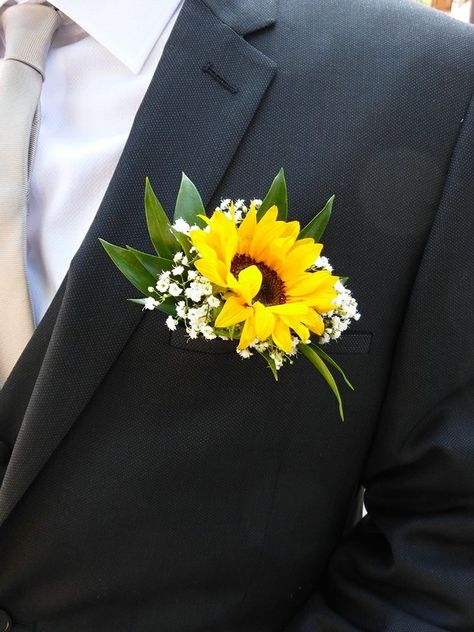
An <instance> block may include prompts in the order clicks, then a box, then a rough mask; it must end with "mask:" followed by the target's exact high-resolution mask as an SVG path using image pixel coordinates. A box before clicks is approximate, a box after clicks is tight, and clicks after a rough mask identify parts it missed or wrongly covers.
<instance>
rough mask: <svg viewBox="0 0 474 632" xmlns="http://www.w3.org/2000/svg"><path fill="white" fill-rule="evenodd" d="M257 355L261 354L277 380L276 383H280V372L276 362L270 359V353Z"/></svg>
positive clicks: (262, 352)
mask: <svg viewBox="0 0 474 632" xmlns="http://www.w3.org/2000/svg"><path fill="white" fill-rule="evenodd" d="M257 353H259V354H260V355H261V356H262V358H263V359H264V360H265V362H266V363H267V364H268V366H269V367H270V370H271V372H272V373H273V377H274V378H275V382H278V370H277V368H276V364H275V360H274V359H273V358H271V357H270V354H269V353H268V351H257Z"/></svg>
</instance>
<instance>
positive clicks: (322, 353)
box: [309, 343, 354, 390]
mask: <svg viewBox="0 0 474 632" xmlns="http://www.w3.org/2000/svg"><path fill="white" fill-rule="evenodd" d="M309 346H310V347H311V349H313V351H316V353H317V354H318V355H319V356H320V357H321V358H322V359H323V360H325V361H326V362H329V364H330V365H332V366H333V367H334V368H335V369H336V370H337V371H339V373H340V374H341V375H342V379H343V380H344V382H345V383H346V384H347V386H348V387H349V388H350V389H351V390H354V387H353V386H352V384H351V383H350V382H349V380H348V379H347V376H346V374H345V373H344V371H343V370H342V369H341V367H340V366H339V365H338V363H337V362H336V361H335V360H333V358H331V356H330V355H329V354H327V353H326V352H325V351H323V350H322V349H321V347H318V346H317V345H315V344H314V343H311V344H310V345H309Z"/></svg>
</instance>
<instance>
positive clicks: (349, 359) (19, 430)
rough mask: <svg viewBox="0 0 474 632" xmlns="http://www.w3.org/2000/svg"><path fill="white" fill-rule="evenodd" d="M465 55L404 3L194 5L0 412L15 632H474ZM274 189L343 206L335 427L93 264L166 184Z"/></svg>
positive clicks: (296, 388) (471, 135) (311, 202)
mask: <svg viewBox="0 0 474 632" xmlns="http://www.w3.org/2000/svg"><path fill="white" fill-rule="evenodd" d="M226 21H227V22H228V23H229V24H232V28H231V27H229V26H228V24H226ZM243 34H245V37H243V36H242V35H243ZM473 37H474V36H473V30H472V27H469V26H468V25H463V24H462V23H458V22H456V21H454V20H451V19H449V18H447V17H446V16H443V15H441V14H438V13H437V12H434V11H429V10H428V9H426V8H424V7H422V6H420V5H418V3H412V2H405V1H404V0H400V1H398V0H397V1H393V0H366V1H364V2H353V1H352V0H337V2H336V1H334V0H318V1H317V2H314V0H307V1H303V0H291V1H287V2H280V3H278V5H277V3H276V2H274V1H273V0H261V1H259V2H250V1H249V2H247V1H245V2H242V1H241V0H235V1H228V2H225V6H224V4H219V3H218V2H214V1H213V2H212V3H210V5H207V3H205V2H202V1H201V0H186V2H185V4H184V6H183V9H182V11H181V13H180V15H179V17H178V20H177V22H176V24H175V27H174V29H173V32H172V33H171V36H170V39H169V41H168V43H167V46H166V48H165V50H164V53H163V56H162V57H161V59H160V63H159V64H158V67H157V70H156V74H155V76H154V78H153V81H152V82H151V84H150V88H149V90H148V92H147V94H146V96H145V98H144V100H143V103H142V105H141V107H140V108H139V111H138V113H137V117H136V119H135V123H134V126H133V129H132V132H131V134H130V137H129V139H128V142H127V144H126V147H125V149H124V152H123V155H122V157H121V160H120V161H119V164H118V167H117V170H116V172H115V174H114V177H113V179H112V181H111V184H110V186H109V188H108V191H107V193H106V195H105V197H104V200H103V202H102V204H101V207H100V209H99V211H98V213H97V216H96V218H95V220H94V222H93V224H92V226H91V229H90V231H89V232H88V234H87V236H86V239H85V241H84V243H83V244H82V245H81V247H80V249H79V251H78V252H77V254H76V255H75V257H74V258H73V261H72V264H71V267H70V270H69V273H68V276H67V279H66V281H65V283H64V284H63V286H62V289H61V293H60V294H59V295H57V296H56V298H55V301H54V303H53V304H52V305H51V307H50V308H49V309H48V311H47V313H46V315H45V318H44V319H43V320H42V321H41V323H40V324H39V326H38V328H37V329H36V331H35V333H34V335H33V337H32V339H31V341H30V343H29V344H28V346H27V348H26V349H25V353H24V354H23V356H22V357H21V358H20V361H19V362H18V363H17V365H16V367H15V368H14V370H13V372H12V374H11V376H10V378H9V379H8V381H7V383H6V384H5V386H4V389H3V392H2V393H1V395H0V440H2V441H3V442H4V443H5V444H6V445H7V448H9V449H10V450H11V456H10V459H9V461H8V463H7V464H6V465H7V466H6V468H5V476H4V480H3V484H2V487H1V489H0V608H3V609H4V610H6V611H8V612H9V613H10V615H11V618H12V619H13V622H14V625H16V626H19V625H22V626H23V627H24V628H26V630H28V629H29V630H30V631H31V632H33V631H34V632H83V631H84V630H88V631H92V632H131V631H139V632H156V631H157V630H158V631H159V632H288V631H291V632H332V631H335V632H348V631H351V632H353V631H360V630H363V631H370V632H384V631H386V630H388V631H389V632H395V631H396V632H405V631H408V632H411V631H413V632H414V631H415V630H416V631H417V632H418V631H421V632H428V631H429V632H434V631H436V632H442V631H446V630H450V631H454V632H468V631H469V632H471V631H472V629H473V627H474V614H473V611H472V603H473V600H472V594H473V590H474V589H473V574H472V569H473V567H474V559H473V550H474V545H473V533H474V507H473V502H472V498H473V489H472V480H473V479H472V471H473V454H474V449H473V448H474V445H473V443H474V441H473V436H472V428H473V424H472V419H473V412H474V404H473V390H472V388H473V387H472V376H473V374H474V348H473V346H474V339H473V336H472V332H471V328H470V327H469V323H470V322H471V320H470V319H471V318H472V316H471V312H472V307H471V306H472V288H471V285H470V284H471V283H472V277H473V272H474V261H473V256H474V244H473V239H474V237H473V236H474V231H473V230H472V223H473V218H472V209H473V205H474V190H473V186H474V184H473V183H474V179H473V178H472V164H473V160H472V159H473V156H472V152H473V150H472V147H473V142H474V112H473V110H472V107H473V106H472V104H471V105H470V102H471V98H472V92H473V88H474V69H473V66H472V63H471V59H472V50H473ZM209 64H211V65H212V68H213V69H214V71H215V75H214V76H213V75H211V74H209V72H207V71H203V68H207V69H208V68H209ZM218 77H220V78H222V79H223V80H225V81H218V80H217V78H218ZM225 82H226V83H227V84H230V85H231V86H233V87H234V88H236V90H234V91H230V90H228V89H226V87H225V85H224V84H225ZM282 165H283V166H284V167H285V170H286V174H287V178H288V183H289V202H290V216H291V218H294V219H299V220H300V221H301V222H306V221H307V220H308V219H309V218H310V217H311V216H312V215H313V214H314V212H315V210H317V209H318V208H321V207H322V205H323V204H324V202H325V201H326V200H327V198H328V197H329V196H330V195H331V194H332V193H335V194H336V201H335V206H334V214H333V218H332V221H331V224H330V226H329V227H328V230H327V233H326V235H325V241H326V244H327V246H326V248H325V254H327V256H328V257H329V258H330V259H331V262H332V263H333V265H334V266H335V269H336V270H337V271H338V272H339V273H341V274H344V275H347V276H349V277H350V283H351V287H352V288H353V290H354V294H355V296H356V297H357V298H358V300H359V304H360V309H361V311H362V314H363V316H362V319H361V320H360V321H358V323H357V324H356V325H355V326H354V327H353V328H352V329H351V334H352V335H354V336H356V337H357V340H360V342H361V344H360V345H359V343H358V344H357V345H354V346H353V347H350V348H348V351H349V352H348V353H344V352H343V351H341V352H340V353H339V354H338V356H337V359H338V361H339V362H340V363H341V364H342V366H343V368H344V369H345V370H346V371H347V373H348V374H349V376H350V378H351V380H352V381H353V382H354V385H355V388H356V390H355V391H354V393H352V392H349V391H348V390H345V391H344V397H345V406H346V421H345V423H341V422H340V421H339V419H338V413H337V406H336V405H335V402H334V400H333V397H332V394H331V393H330V392H329V390H328V389H327V388H326V385H325V383H324V382H323V381H322V380H321V379H320V378H319V376H318V375H316V374H315V372H314V370H313V369H312V368H311V367H310V366H309V365H307V364H306V363H305V362H304V361H303V360H302V359H300V360H299V361H298V362H296V363H295V364H294V365H293V366H292V367H288V369H287V370H285V371H284V372H282V374H281V375H280V380H279V382H278V383H275V382H274V381H273V379H272V377H271V375H270V374H269V372H268V370H266V368H265V366H264V364H263V363H262V364H261V363H259V362H258V361H250V360H249V361H243V360H241V359H240V358H239V357H237V355H236V354H232V353H226V352H222V349H221V348H219V349H216V353H213V352H212V351H211V352H209V350H210V349H211V348H212V347H208V348H203V347H200V348H199V347H195V346H189V347H186V346H185V343H184V344H183V340H182V339H181V340H180V339H176V338H175V337H174V336H170V335H169V332H168V330H167V329H166V327H165V325H164V320H165V318H166V317H165V316H164V315H163V316H162V315H160V314H157V313H153V312H142V311H141V310H140V309H138V308H137V306H136V305H133V304H131V303H129V302H127V301H126V300H125V299H126V298H127V297H130V296H135V295H136V292H135V291H134V289H133V288H132V287H131V286H130V285H129V284H128V283H127V282H126V280H124V279H123V278H122V276H121V275H120V273H118V272H117V271H116V269H115V268H114V266H113V265H112V264H111V262H110V260H109V259H108V257H107V256H106V254H105V253H104V252H103V250H102V248H101V246H100V244H99V243H98V237H104V238H105V239H108V240H110V241H111V242H114V243H119V244H127V243H128V244H132V245H134V246H136V247H137V248H140V249H142V250H148V251H151V245H150V244H149V242H148V239H147V236H146V226H145V219H144V213H143V180H144V177H145V175H148V176H149V177H150V179H151V182H152V184H153V185H154V187H155V188H156V190H157V193H158V194H159V197H160V199H162V201H163V203H164V205H165V207H166V208H167V209H168V210H169V211H170V212H172V210H173V202H174V199H175V196H176V192H177V190H178V186H179V181H180V172H181V170H184V171H185V172H186V173H187V174H188V175H189V176H190V177H191V178H192V179H193V180H194V181H195V182H196V184H197V186H198V187H199V189H200V190H201V191H202V193H203V199H204V201H205V204H206V206H207V208H209V209H212V208H213V207H214V206H215V204H216V203H217V202H218V201H219V199H220V198H221V197H229V196H239V197H241V196H260V197H261V196H262V195H263V194H264V193H265V190H266V188H267V187H268V185H269V183H270V182H271V179H272V177H273V176H274V175H275V173H276V172H277V170H278V169H279V167H280V166H282ZM359 336H360V337H359ZM369 338H370V344H367V340H368V339H369ZM342 342H343V340H341V343H342ZM253 360H255V358H254V359H253ZM5 452H6V453H8V452H7V451H5ZM362 485H363V486H365V487H366V490H367V491H366V504H367V509H368V514H367V516H366V517H365V518H364V519H362V520H360V510H359V504H360V503H359V500H360V488H361V486H362Z"/></svg>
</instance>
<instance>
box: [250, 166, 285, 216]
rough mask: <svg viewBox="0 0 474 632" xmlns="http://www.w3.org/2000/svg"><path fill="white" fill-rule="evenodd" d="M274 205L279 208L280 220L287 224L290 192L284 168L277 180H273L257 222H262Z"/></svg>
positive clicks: (259, 211) (259, 210)
mask: <svg viewBox="0 0 474 632" xmlns="http://www.w3.org/2000/svg"><path fill="white" fill-rule="evenodd" d="M273 205H276V206H277V207H278V219H280V220H282V221H284V222H286V218H287V216H288V190H287V187H286V180H285V172H284V170H283V168H281V169H280V171H279V172H278V174H277V176H276V178H275V179H274V180H273V182H272V185H271V187H270V188H269V190H268V193H267V195H266V196H265V198H264V200H263V202H262V205H261V206H260V208H259V209H258V212H257V220H261V219H262V217H263V216H264V215H265V213H266V212H267V211H268V209H269V208H271V207H272V206H273Z"/></svg>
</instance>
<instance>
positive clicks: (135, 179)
mask: <svg viewBox="0 0 474 632" xmlns="http://www.w3.org/2000/svg"><path fill="white" fill-rule="evenodd" d="M273 1H274V0H272V2H273ZM272 2H270V1H269V2H268V3H265V2H264V3H263V5H262V7H263V8H264V9H265V11H263V12H262V14H261V16H260V17H261V19H260V20H258V19H257V16H258V15H259V14H258V10H257V11H256V10H255V9H253V14H252V18H251V19H249V16H248V15H247V14H246V13H245V10H244V9H242V7H239V8H238V11H237V3H233V4H234V6H235V7H236V11H235V13H234V14H232V11H231V13H230V14H229V13H228V11H229V10H228V9H226V16H225V18H226V21H227V22H228V23H227V24H226V23H225V22H224V21H223V19H221V17H219V15H217V14H216V11H215V10H211V8H210V7H209V6H208V5H207V4H206V3H205V2H203V1H202V0H186V2H185V4H184V6H183V8H182V10H181V13H180V15H179V17H178V20H177V22H176V24H175V27H174V29H173V32H172V34H171V37H170V39H169V41H168V44H167V46H166V48H165V50H164V53H163V56H162V58H161V61H160V63H159V65H158V68H157V70H156V73H155V76H154V78H153V80H152V82H151V84H150V87H149V89H148V92H147V94H146V96H145V98H144V100H143V103H142V105H141V107H140V109H139V111H138V113H137V116H136V119H135V122H134V125H133V128H132V131H131V134H130V137H129V140H128V142H127V145H126V147H125V149H124V152H123V155H122V157H121V159H120V162H119V164H118V167H117V170H116V172H115V174H114V177H113V179H112V182H111V184H110V186H109V188H108V190H107V193H106V195H105V197H104V200H103V202H102V204H101V207H100V209H99V211H98V213H97V215H96V217H95V220H94V222H93V224H92V226H91V228H90V230H89V232H88V233H87V236H86V238H85V240H84V242H83V243H82V245H81V247H80V249H79V250H78V252H77V253H76V255H75V257H74V259H73V261H72V263H71V266H70V270H69V274H68V279H67V285H66V288H65V292H64V298H63V301H62V305H61V308H60V310H59V314H58V317H57V320H56V324H55V327H54V330H53V333H52V336H51V340H50V343H49V346H48V349H47V351H46V355H45V357H44V361H43V363H42V366H41V369H40V372H39V376H38V379H37V381H36V384H35V387H34V389H33V393H32V396H31V399H30V401H29V404H28V407H27V409H26V413H25V416H24V419H23V423H22V426H21V428H20V431H19V433H18V437H17V440H16V443H15V445H14V447H13V451H12V455H11V459H10V463H9V465H8V468H7V471H6V473H5V477H4V480H3V485H2V487H1V489H0V523H1V522H3V521H4V520H5V519H6V517H7V516H8V515H9V513H10V512H11V510H12V509H13V507H14V506H15V505H16V503H17V502H18V500H19V499H20V498H21V496H22V495H23V494H24V493H25V491H26V490H27V489H28V487H29V485H30V484H31V483H32V482H33V480H34V478H35V477H36V475H37V474H38V472H39V471H40V470H41V468H42V467H43V466H44V464H45V463H46V462H47V460H48V459H49V458H50V456H51V454H52V453H53V451H54V450H55V449H56V447H57V446H58V444H59V443H60V441H61V440H62V438H63V437H64V436H65V434H66V433H67V432H68V430H69V428H70V427H71V425H72V424H73V423H74V421H75V420H76V419H77V417H78V415H79V414H80V413H81V411H82V410H83V408H84V407H85V405H86V404H87V402H88V401H89V400H90V398H91V397H92V395H93V394H94V391H95V390H96V389H97V387H98V386H99V384H100V383H101V381H102V380H103V378H104V377H105V376H106V374H107V372H108V371H109V370H110V367H111V365H112V364H113V362H114V360H115V359H116V357H117V356H118V354H119V353H120V351H121V350H122V348H123V346H124V345H125V344H126V342H127V340H128V338H129V337H130V335H131V334H132V332H133V330H134V329H135V327H136V326H137V325H138V323H139V321H140V320H141V318H142V316H143V313H142V312H141V310H140V309H139V308H138V307H137V306H136V305H133V304H130V303H128V302H127V301H126V300H125V299H126V298H127V297H130V296H133V295H135V292H134V290H133V288H132V287H131V286H130V285H129V284H128V282H127V281H126V280H125V279H124V278H123V277H122V276H121V275H120V273H119V272H118V271H117V270H116V269H115V267H114V266H113V265H112V263H111V261H110V260H109V259H108V257H107V256H106V254H105V252H104V251H103V250H102V248H101V246H100V244H99V242H98V238H99V237H103V238H104V239H107V240H108V241H111V242H113V243H117V244H127V243H129V244H131V245H133V246H135V247H137V248H140V249H142V250H148V251H150V245H149V243H148V239H147V233H146V226H145V221H144V212H143V202H142V199H143V185H144V179H145V176H149V177H150V179H151V181H152V184H153V186H154V187H155V189H156V191H157V192H158V194H159V197H160V199H161V200H162V202H163V204H164V206H165V208H168V209H170V210H172V205H173V203H174V200H175V197H176V194H177V190H178V187H179V181H180V177H181V171H185V172H186V173H187V175H188V176H189V177H191V179H192V180H193V181H194V182H195V183H196V185H197V186H198V188H199V190H200V191H201V194H202V196H203V200H204V202H205V204H207V203H208V202H209V200H210V199H211V196H212V195H213V193H214V191H215V190H216V187H217V186H218V184H219V182H220V180H221V179H222V177H223V175H224V173H225V171H226V169H227V166H228V163H229V162H230V160H231V159H232V156H233V154H234V152H235V150H236V149H237V147H238V145H239V142H240V139H241V137H242V135H243V134H244V132H245V130H246V129H247V127H248V125H249V123H250V121H251V120H252V117H253V115H254V113H255V111H256V109H257V107H258V105H259V102H260V100H261V98H262V96H263V95H264V93H265V91H266V89H267V87H268V86H269V84H270V82H271V80H272V78H273V76H274V73H275V69H276V67H275V64H274V62H273V61H272V60H270V59H268V58H267V57H266V56H265V55H263V54H262V53H261V52H259V51H258V50H257V49H255V48H254V47H253V46H251V45H250V44H249V43H248V42H246V41H245V40H244V39H243V38H242V36H241V35H240V34H239V28H238V27H239V24H241V26H242V28H241V29H240V32H244V31H247V32H248V30H249V27H250V25H251V24H253V25H254V27H255V28H257V27H258V28H262V26H264V25H265V24H269V23H270V20H269V11H268V9H269V7H271V6H272ZM244 4H245V3H244ZM242 6H243V5H242ZM248 6H249V7H250V6H251V5H250V3H249V5H248ZM214 9H215V8H214ZM239 15H240V17H239ZM229 17H230V18H231V19H229ZM229 23H232V24H231V26H232V27H233V28H231V26H229ZM234 29H235V30H234ZM206 66H207V68H209V67H212V69H213V70H214V72H215V73H216V74H217V76H218V77H221V78H222V79H223V80H224V81H225V82H227V83H228V84H229V85H231V86H233V87H234V88H235V90H234V91H231V90H228V89H226V87H225V85H223V84H222V82H220V81H218V80H216V77H213V76H211V75H210V73H209V72H205V71H203V68H205V67H206Z"/></svg>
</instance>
